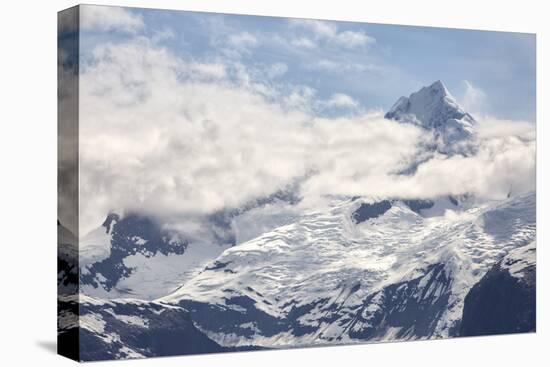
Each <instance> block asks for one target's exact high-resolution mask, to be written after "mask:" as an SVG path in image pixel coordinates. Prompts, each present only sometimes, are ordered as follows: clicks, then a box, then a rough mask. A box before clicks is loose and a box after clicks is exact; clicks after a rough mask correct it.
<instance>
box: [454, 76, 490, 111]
mask: <svg viewBox="0 0 550 367" xmlns="http://www.w3.org/2000/svg"><path fill="white" fill-rule="evenodd" d="M462 83H463V85H464V93H463V95H462V98H460V104H461V105H462V107H464V108H465V109H466V111H470V112H471V113H473V114H475V115H483V114H484V113H485V112H486V111H484V106H486V105H487V95H486V94H485V92H484V91H483V90H481V89H480V88H478V87H476V86H475V85H474V84H473V83H472V82H471V81H468V80H463V81H462Z"/></svg>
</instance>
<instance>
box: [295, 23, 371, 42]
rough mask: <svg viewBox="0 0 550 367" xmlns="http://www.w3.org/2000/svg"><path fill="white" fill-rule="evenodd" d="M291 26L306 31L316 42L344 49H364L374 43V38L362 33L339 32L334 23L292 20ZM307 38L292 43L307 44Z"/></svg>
mask: <svg viewBox="0 0 550 367" xmlns="http://www.w3.org/2000/svg"><path fill="white" fill-rule="evenodd" d="M291 25H292V26H294V27H299V28H303V29H306V30H308V31H309V32H311V33H312V34H313V36H314V37H315V38H316V39H317V40H323V41H325V42H328V43H332V44H335V45H338V46H342V47H344V48H357V47H364V46H367V45H370V44H373V43H375V42H376V39H375V38H374V37H371V36H369V35H367V34H366V33H365V32H364V31H349V30H347V31H339V30H338V27H337V25H336V23H334V22H328V21H321V20H311V19H293V20H291ZM307 41H308V39H307V38H298V39H296V40H295V41H293V42H299V43H301V44H302V45H304V44H308V43H309V42H307Z"/></svg>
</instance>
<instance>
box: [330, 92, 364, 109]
mask: <svg viewBox="0 0 550 367" xmlns="http://www.w3.org/2000/svg"><path fill="white" fill-rule="evenodd" d="M326 106H327V107H329V108H330V107H337V108H351V109H355V108H358V107H359V102H357V101H356V100H355V99H353V98H352V97H350V96H348V95H347V94H344V93H335V94H333V95H332V96H330V98H329V99H328V101H326Z"/></svg>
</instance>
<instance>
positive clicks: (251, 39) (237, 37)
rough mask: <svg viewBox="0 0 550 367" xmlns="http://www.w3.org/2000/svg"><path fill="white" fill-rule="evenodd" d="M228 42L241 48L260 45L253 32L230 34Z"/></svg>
mask: <svg viewBox="0 0 550 367" xmlns="http://www.w3.org/2000/svg"><path fill="white" fill-rule="evenodd" d="M228 42H229V44H230V45H232V46H235V47H239V48H249V47H255V46H257V45H258V39H257V38H256V37H255V36H254V35H253V34H251V33H248V32H241V33H238V34H233V35H231V36H229V38H228Z"/></svg>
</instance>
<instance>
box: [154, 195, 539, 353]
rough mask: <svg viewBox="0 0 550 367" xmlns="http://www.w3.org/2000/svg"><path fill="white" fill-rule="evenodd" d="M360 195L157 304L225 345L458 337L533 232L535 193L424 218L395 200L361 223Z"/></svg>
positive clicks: (242, 248)
mask: <svg viewBox="0 0 550 367" xmlns="http://www.w3.org/2000/svg"><path fill="white" fill-rule="evenodd" d="M360 204H361V200H353V199H345V198H344V199H342V198H333V199H332V200H330V201H329V202H328V203H327V205H326V207H325V208H320V209H319V210H313V211H310V212H306V213H303V215H302V216H301V217H300V218H299V219H298V220H297V221H296V222H294V223H292V224H289V225H285V226H281V227H278V228H276V229H275V230H273V231H270V232H266V233H264V234H262V235H260V236H258V237H257V238H255V239H253V240H250V241H248V242H246V243H244V244H241V245H239V246H236V247H233V248H230V249H228V250H226V251H224V252H223V254H222V255H220V256H219V257H218V258H217V259H216V261H214V262H212V263H211V264H210V265H209V266H207V267H206V268H205V270H204V271H202V272H201V273H200V274H199V275H197V276H196V277H194V278H193V279H191V280H190V281H188V282H187V283H185V284H184V285H183V286H182V287H181V288H180V289H178V290H177V291H176V292H174V293H173V294H172V295H170V296H167V297H164V298H162V299H161V300H160V301H162V302H168V303H171V304H174V305H179V306H182V307H184V308H186V309H188V310H189V311H190V312H191V317H192V318H193V320H194V321H195V323H196V325H197V326H198V327H199V328H200V329H201V330H203V331H204V332H205V333H206V334H207V335H208V336H209V337H210V338H212V339H213V340H215V341H216V342H218V343H219V344H221V345H224V346H243V345H258V346H266V347H277V346H278V347H284V346H296V345H313V344H325V343H328V342H337V343H350V342H359V341H366V340H372V341H378V340H386V339H418V338H434V337H435V338H437V337H447V336H453V335H458V330H459V327H460V321H461V318H462V309H463V305H464V298H465V297H466V294H467V293H468V291H469V290H470V288H471V287H472V286H473V285H474V284H475V283H476V282H478V281H479V280H480V279H481V278H482V277H483V275H484V274H485V273H486V272H487V271H488V269H490V268H491V266H493V264H495V263H496V262H497V261H498V260H499V259H500V258H502V257H503V256H505V255H506V254H507V253H508V252H509V251H511V250H513V249H516V248H520V247H522V246H525V245H527V244H529V243H531V242H532V241H533V240H534V238H535V195H534V193H529V194H525V195H522V196H518V197H515V198H512V199H509V200H506V201H504V202H500V203H486V204H481V205H480V206H477V207H473V208H471V209H465V210H460V211H459V210H457V211H452V210H448V211H447V212H446V213H445V215H443V216H436V217H423V216H421V215H419V214H418V213H416V212H414V211H413V210H411V209H410V207H409V206H407V205H405V204H404V203H403V202H400V201H395V202H393V203H392V205H391V208H390V209H389V210H387V211H386V212H384V213H383V214H382V215H380V216H378V217H376V218H371V219H368V220H366V221H364V222H361V223H359V224H356V223H355V221H354V220H353V214H354V212H355V211H356V210H357V208H358V206H359V205H360Z"/></svg>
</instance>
